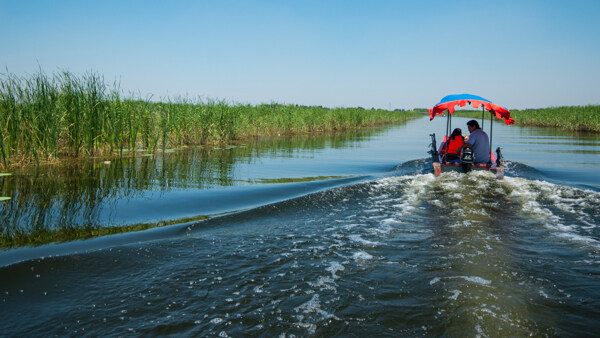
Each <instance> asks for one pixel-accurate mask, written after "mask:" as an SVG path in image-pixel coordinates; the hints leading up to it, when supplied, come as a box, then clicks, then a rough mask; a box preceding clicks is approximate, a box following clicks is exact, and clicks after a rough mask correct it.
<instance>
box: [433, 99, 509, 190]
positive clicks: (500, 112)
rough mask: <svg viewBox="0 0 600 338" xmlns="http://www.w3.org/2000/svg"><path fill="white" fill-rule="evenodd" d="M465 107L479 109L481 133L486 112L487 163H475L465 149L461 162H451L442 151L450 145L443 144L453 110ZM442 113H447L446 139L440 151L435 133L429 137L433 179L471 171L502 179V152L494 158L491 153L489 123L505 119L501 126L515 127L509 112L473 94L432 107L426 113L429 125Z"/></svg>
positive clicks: (450, 127) (450, 126)
mask: <svg viewBox="0 0 600 338" xmlns="http://www.w3.org/2000/svg"><path fill="white" fill-rule="evenodd" d="M467 104H468V105H471V106H472V107H473V108H476V109H477V108H479V107H480V106H481V126H480V127H481V129H483V126H484V118H485V112H486V111H488V112H489V113H490V128H489V131H490V134H489V141H490V160H489V162H488V163H475V158H474V156H473V152H472V151H471V150H470V149H468V148H464V149H463V151H461V154H460V159H458V158H456V159H451V158H449V156H446V154H445V151H442V150H447V149H448V143H449V142H446V141H447V140H448V135H450V132H451V130H452V114H453V113H454V110H455V108H456V106H459V107H464V106H466V105H467ZM446 112H447V113H446ZM444 113H446V114H445V115H446V116H447V119H448V120H447V123H446V135H444V138H443V140H442V143H441V145H440V148H438V147H437V145H436V137H435V133H433V134H430V135H429V136H431V144H430V147H431V149H430V150H429V154H431V162H432V163H431V164H432V166H433V172H434V175H435V176H440V175H441V174H442V173H443V172H449V171H458V172H465V173H466V172H469V171H471V170H487V171H491V172H493V173H495V174H496V178H498V179H502V178H504V157H503V156H502V152H501V148H500V147H498V148H496V154H494V153H493V152H492V136H493V133H492V132H493V123H492V121H493V118H494V117H496V118H498V119H504V122H505V123H506V124H507V125H511V124H514V123H515V121H514V119H513V118H511V117H510V111H509V110H508V109H506V108H504V107H502V106H500V105H497V104H495V103H492V101H490V100H486V99H484V98H483V97H481V96H477V95H472V94H453V95H448V96H445V97H444V98H442V100H441V101H440V102H439V103H438V104H436V105H435V106H433V108H432V109H429V120H430V121H431V120H433V119H434V118H435V117H436V116H438V115H442V114H444ZM467 142H468V141H467Z"/></svg>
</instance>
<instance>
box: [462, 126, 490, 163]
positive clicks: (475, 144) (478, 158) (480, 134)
mask: <svg viewBox="0 0 600 338" xmlns="http://www.w3.org/2000/svg"><path fill="white" fill-rule="evenodd" d="M467 128H468V129H469V133H470V134H469V138H468V139H467V141H466V142H465V143H464V144H463V145H462V146H461V147H459V149H458V151H461V150H462V148H471V150H473V156H474V157H475V161H474V163H488V162H490V138H489V137H488V135H487V134H486V133H485V132H484V131H483V130H481V128H479V123H477V121H475V120H471V121H469V122H467Z"/></svg>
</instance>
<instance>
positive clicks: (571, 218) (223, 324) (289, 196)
mask: <svg viewBox="0 0 600 338" xmlns="http://www.w3.org/2000/svg"><path fill="white" fill-rule="evenodd" d="M466 121H467V120H466V119H457V118H454V119H453V125H454V126H456V125H459V126H464V124H465V122H466ZM488 123H489V122H486V124H488ZM486 127H487V126H486ZM444 129H445V121H444V120H443V119H439V120H438V119H436V120H434V121H433V122H429V121H428V119H427V118H423V119H419V120H415V121H411V122H409V123H407V124H406V125H403V126H399V127H394V128H391V129H386V130H372V131H369V132H364V133H355V134H345V135H329V136H313V137H298V138H273V139H270V140H266V141H261V142H246V143H244V144H239V145H238V146H237V147H236V148H230V149H221V150H208V149H195V150H192V151H176V152H173V153H169V154H165V156H157V157H156V158H154V157H153V158H150V157H144V156H138V157H136V158H135V159H123V160H122V161H119V160H115V161H113V162H112V163H111V164H110V165H105V164H103V163H102V162H101V161H99V162H98V163H88V164H79V165H71V166H66V167H61V168H60V169H57V168H54V167H48V168H41V169H39V170H38V171H37V172H17V173H14V174H13V175H12V176H3V177H0V182H1V183H0V184H2V185H1V186H0V187H1V190H0V191H1V194H2V196H7V195H8V196H12V197H13V198H12V199H11V200H8V201H4V202H0V203H2V204H1V209H0V211H1V214H0V215H1V217H2V225H3V226H4V227H9V228H10V229H11V231H12V232H11V233H16V232H19V231H20V232H21V233H24V234H37V235H38V236H41V234H44V233H46V234H47V233H52V231H54V232H55V233H60V234H63V235H64V236H66V235H65V234H73V233H75V234H78V236H83V235H84V234H86V233H87V231H88V230H86V229H95V230H94V231H99V230H102V229H113V230H114V232H122V231H127V230H128V229H129V228H128V227H134V226H136V227H138V228H139V229H142V228H143V229H146V228H148V230H144V231H137V232H126V233H121V234H117V235H112V236H102V237H98V238H94V239H88V240H76V241H68V242H66V243H55V244H48V245H42V246H35V247H34V246H27V247H21V248H5V249H4V250H3V251H1V252H0V266H1V268H0V304H1V306H0V327H1V328H2V330H1V332H2V334H3V335H7V336H23V335H27V336H48V335H60V336H72V335H90V336H100V335H102V336H104V335H115V336H122V335H140V336H141V335H163V334H170V335H198V336H241V335H268V336H286V337H287V336H311V335H316V336H335V335H339V336H349V335H352V336H374V335H376V336H440V335H446V336H524V335H534V336H592V335H594V333H595V332H596V331H597V330H598V329H599V328H600V321H599V320H598V318H600V241H599V240H600V230H599V229H600V227H599V224H600V180H598V178H597V177H596V175H597V172H598V168H599V167H600V157H599V156H598V154H600V137H599V136H593V135H572V134H569V133H564V132H557V131H553V130H548V129H538V128H522V127H515V126H510V127H507V126H503V125H502V124H494V147H495V146H498V145H499V146H502V147H503V148H504V149H503V153H504V155H505V157H506V159H507V160H508V163H507V172H506V176H507V177H506V178H505V179H504V180H502V181H498V180H496V179H495V178H494V176H493V175H491V174H487V173H483V172H475V173H470V174H468V175H464V174H458V173H448V174H443V175H442V176H441V177H439V178H434V177H433V175H432V173H431V170H430V168H429V165H428V163H427V160H426V155H427V154H426V151H427V149H428V147H427V146H428V143H429V142H428V141H429V137H428V134H429V133H430V132H432V131H434V132H436V133H437V134H438V135H440V133H441V132H443V130H444ZM167 224H170V225H167ZM61 231H62V232H61ZM89 231H92V230H89Z"/></svg>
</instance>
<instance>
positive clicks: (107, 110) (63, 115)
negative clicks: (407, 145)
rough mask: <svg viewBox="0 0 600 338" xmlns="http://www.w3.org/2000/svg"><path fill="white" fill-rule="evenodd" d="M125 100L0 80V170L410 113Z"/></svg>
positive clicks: (84, 79)
mask: <svg viewBox="0 0 600 338" xmlns="http://www.w3.org/2000/svg"><path fill="white" fill-rule="evenodd" d="M165 101H166V102H151V101H150V100H141V99H139V98H135V97H134V96H128V97H125V96H124V95H123V94H122V92H121V90H120V88H119V85H118V84H117V83H112V84H111V83H107V82H106V81H105V80H104V78H103V77H102V76H100V75H98V74H95V73H88V74H85V75H83V76H77V75H74V74H72V73H70V72H66V71H64V72H61V73H58V74H54V75H52V76H48V75H46V74H43V73H42V72H39V73H37V74H33V75H31V76H29V77H18V76H15V75H13V74H3V75H2V76H1V77H0V163H1V165H2V166H4V167H6V166H8V165H11V164H15V163H24V162H39V161H43V160H51V159H56V158H61V157H73V156H74V157H77V156H81V155H89V156H94V155H98V154H104V155H107V154H108V155H110V154H114V153H119V154H122V153H123V152H124V151H128V150H139V149H143V150H145V151H148V152H155V151H157V150H158V149H160V148H163V149H164V148H173V147H181V146H189V145H199V144H208V143H226V142H228V141H231V140H236V139H245V138H251V137H259V136H268V135H277V134H291V133H308V132H320V131H332V130H345V129H352V128H361V127H366V126H375V125H382V124H389V123H395V122H401V121H405V120H407V119H410V118H415V117H418V116H417V115H416V114H413V113H412V112H391V111H387V110H376V109H362V108H334V109H329V108H324V107H306V106H298V105H283V104H261V105H243V104H231V103H227V102H224V101H217V100H202V99H186V98H181V99H176V100H171V99H167V100H165Z"/></svg>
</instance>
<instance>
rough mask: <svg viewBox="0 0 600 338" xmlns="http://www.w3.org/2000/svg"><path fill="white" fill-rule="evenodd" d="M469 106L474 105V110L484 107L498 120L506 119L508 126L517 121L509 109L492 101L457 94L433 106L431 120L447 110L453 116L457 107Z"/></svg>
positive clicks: (430, 110)
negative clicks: (511, 115)
mask: <svg viewBox="0 0 600 338" xmlns="http://www.w3.org/2000/svg"><path fill="white" fill-rule="evenodd" d="M467 104H470V105H472V106H473V108H479V106H482V107H483V108H484V109H485V110H487V111H489V112H490V113H492V114H494V115H496V117H497V118H498V119H504V122H505V123H506V124H508V125H510V124H513V123H515V120H513V119H512V118H511V117H510V111H509V110H508V109H506V108H504V107H502V106H499V105H497V104H495V103H492V101H490V100H486V99H484V98H483V97H481V96H477V95H472V94H455V95H448V96H446V97H444V98H443V99H442V100H441V101H440V103H438V104H436V105H435V106H433V109H429V120H430V121H431V120H433V118H434V117H436V116H437V115H440V114H442V113H443V112H444V111H446V109H447V110H448V112H449V113H450V114H452V113H454V108H455V107H456V106H459V107H464V106H466V105H467Z"/></svg>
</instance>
